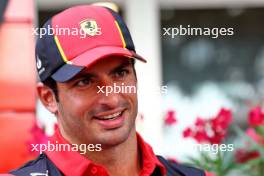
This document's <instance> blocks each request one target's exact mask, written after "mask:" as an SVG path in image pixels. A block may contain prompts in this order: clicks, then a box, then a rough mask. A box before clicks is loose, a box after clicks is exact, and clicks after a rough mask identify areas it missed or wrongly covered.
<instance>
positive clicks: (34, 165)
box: [0, 154, 61, 176]
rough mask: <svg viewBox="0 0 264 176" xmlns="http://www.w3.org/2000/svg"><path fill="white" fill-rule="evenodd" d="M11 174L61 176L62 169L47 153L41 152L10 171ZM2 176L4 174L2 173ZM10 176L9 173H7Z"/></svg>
mask: <svg viewBox="0 0 264 176" xmlns="http://www.w3.org/2000/svg"><path fill="white" fill-rule="evenodd" d="M10 174H11V175H9V176H12V175H15V176H28V175H36V174H38V175H40V174H41V175H45V176H46V175H49V174H51V175H56V176H60V175H61V173H60V171H59V170H58V169H57V168H56V166H55V165H54V164H53V163H52V162H51V161H50V160H49V159H48V158H47V156H46V155H45V154H40V155H39V156H38V157H37V158H36V159H35V160H32V161H29V162H27V163H26V164H24V165H23V166H22V167H20V168H18V169H16V170H13V171H11V172H10ZM0 176H2V175H0ZM6 176H8V175H6Z"/></svg>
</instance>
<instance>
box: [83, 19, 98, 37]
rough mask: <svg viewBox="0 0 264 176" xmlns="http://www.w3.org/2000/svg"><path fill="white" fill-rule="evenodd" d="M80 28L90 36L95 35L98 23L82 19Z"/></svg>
mask: <svg viewBox="0 0 264 176" xmlns="http://www.w3.org/2000/svg"><path fill="white" fill-rule="evenodd" d="M80 26H81V29H82V30H83V31H84V32H85V33H86V34H88V35H90V36H95V35H97V34H98V32H99V28H98V25H97V23H96V21H95V20H90V19H87V20H83V21H81V22H80Z"/></svg>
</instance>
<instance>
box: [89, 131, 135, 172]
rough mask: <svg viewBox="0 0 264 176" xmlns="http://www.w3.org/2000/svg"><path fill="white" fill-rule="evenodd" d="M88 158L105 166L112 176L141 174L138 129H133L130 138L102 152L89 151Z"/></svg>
mask: <svg viewBox="0 0 264 176" xmlns="http://www.w3.org/2000/svg"><path fill="white" fill-rule="evenodd" d="M87 158H89V159H90V160H92V161H93V162H94V163H96V164H99V165H102V166H104V167H105V168H106V169H107V171H108V173H109V174H110V175H111V176H123V175H124V173H127V174H126V175H127V176H135V175H139V172H140V152H139V150H138V145H137V136H136V131H135V130H132V131H131V133H130V135H129V137H128V139H127V140H126V141H125V142H123V143H121V144H119V145H117V146H113V147H110V148H107V149H103V150H102V151H100V152H89V153H87Z"/></svg>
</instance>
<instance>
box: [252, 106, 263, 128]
mask: <svg viewBox="0 0 264 176" xmlns="http://www.w3.org/2000/svg"><path fill="white" fill-rule="evenodd" d="M248 124H249V125H250V126H260V125H264V113H263V111H262V110H261V107H259V106H257V107H255V108H253V109H251V110H250V112H249V113H248Z"/></svg>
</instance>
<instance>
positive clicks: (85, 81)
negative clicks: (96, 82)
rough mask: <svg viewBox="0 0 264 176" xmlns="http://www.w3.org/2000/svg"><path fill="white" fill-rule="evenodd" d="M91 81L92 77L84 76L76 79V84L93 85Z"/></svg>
mask: <svg viewBox="0 0 264 176" xmlns="http://www.w3.org/2000/svg"><path fill="white" fill-rule="evenodd" d="M91 83H92V80H91V78H82V79H80V80H78V81H76V83H75V86H78V87H84V86H89V85H91Z"/></svg>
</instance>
